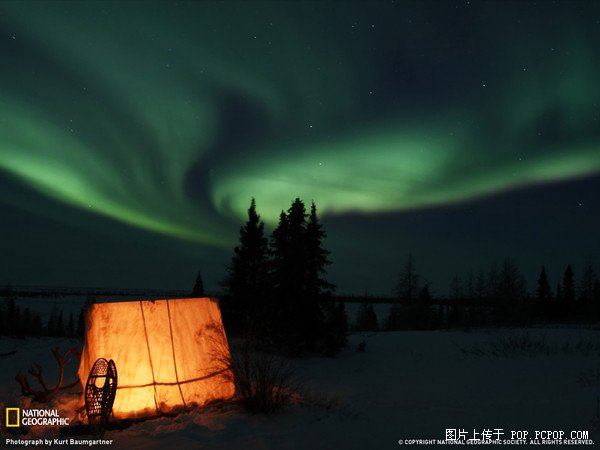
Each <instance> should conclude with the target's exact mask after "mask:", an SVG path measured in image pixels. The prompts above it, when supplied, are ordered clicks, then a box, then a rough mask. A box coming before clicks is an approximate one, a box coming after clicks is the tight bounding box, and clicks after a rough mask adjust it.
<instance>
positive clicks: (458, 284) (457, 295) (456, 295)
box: [450, 274, 465, 301]
mask: <svg viewBox="0 0 600 450" xmlns="http://www.w3.org/2000/svg"><path fill="white" fill-rule="evenodd" d="M450 289H451V295H452V299H453V300H455V301H456V300H461V299H463V298H464V296H465V295H464V292H463V285H462V280H461V279H460V276H458V274H454V277H453V278H452V284H451V286H450Z"/></svg>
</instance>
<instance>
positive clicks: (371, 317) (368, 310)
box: [356, 303, 379, 331]
mask: <svg viewBox="0 0 600 450" xmlns="http://www.w3.org/2000/svg"><path fill="white" fill-rule="evenodd" d="M356 329H357V330H358V331H377V330H378V329H379V322H378V321H377V315H376V314H375V310H374V309H373V305H371V304H370V303H361V305H360V306H359V307H358V312H357V313H356Z"/></svg>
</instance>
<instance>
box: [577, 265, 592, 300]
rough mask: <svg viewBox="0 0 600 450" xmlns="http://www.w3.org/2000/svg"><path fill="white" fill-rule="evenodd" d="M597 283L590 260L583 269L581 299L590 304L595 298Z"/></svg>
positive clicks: (580, 289)
mask: <svg viewBox="0 0 600 450" xmlns="http://www.w3.org/2000/svg"><path fill="white" fill-rule="evenodd" d="M595 282H596V271H595V270H594V264H593V263H592V260H591V259H588V260H587V261H586V263H585V267H584V269H583V275H582V277H581V283H580V286H579V299H580V300H581V301H582V302H584V303H587V304H590V303H591V302H592V300H593V298H594V283H595Z"/></svg>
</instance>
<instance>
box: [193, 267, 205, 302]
mask: <svg viewBox="0 0 600 450" xmlns="http://www.w3.org/2000/svg"><path fill="white" fill-rule="evenodd" d="M204 296H205V294H204V282H203V281H202V272H200V271H198V275H196V282H195V283H194V289H192V297H194V298H198V297H204Z"/></svg>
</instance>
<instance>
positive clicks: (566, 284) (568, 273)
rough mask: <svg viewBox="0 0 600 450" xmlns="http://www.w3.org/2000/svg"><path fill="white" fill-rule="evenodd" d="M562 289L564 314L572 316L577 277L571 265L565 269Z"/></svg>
mask: <svg viewBox="0 0 600 450" xmlns="http://www.w3.org/2000/svg"><path fill="white" fill-rule="evenodd" d="M562 288H563V289H562V301H563V312H564V314H566V315H570V314H572V313H573V310H574V308H575V276H574V274H573V268H572V267H571V264H569V265H568V266H567V268H566V269H565V273H564V275H563V284H562Z"/></svg>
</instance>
